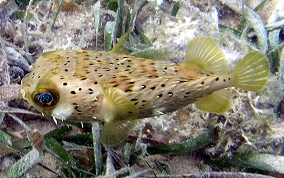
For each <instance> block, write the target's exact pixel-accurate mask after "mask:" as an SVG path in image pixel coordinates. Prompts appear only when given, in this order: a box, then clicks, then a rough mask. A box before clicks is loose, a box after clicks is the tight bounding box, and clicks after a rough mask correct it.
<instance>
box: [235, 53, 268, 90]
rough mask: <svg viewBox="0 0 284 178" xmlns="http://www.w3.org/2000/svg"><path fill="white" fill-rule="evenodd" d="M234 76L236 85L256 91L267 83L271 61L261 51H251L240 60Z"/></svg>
mask: <svg viewBox="0 0 284 178" xmlns="http://www.w3.org/2000/svg"><path fill="white" fill-rule="evenodd" d="M232 76H233V78H234V86H235V87H237V88H241V89H244V90H248V91H253V92H256V91H258V90H260V89H262V88H263V87H264V86H265V84H266V83H267V80H268V76H269V61H268V59H267V58H266V56H265V55H264V54H262V53H261V52H258V51H253V52H250V53H249V54H247V55H246V56H245V57H244V58H243V59H242V60H241V61H240V62H239V64H238V65H237V67H236V69H235V70H234V71H233V73H232Z"/></svg>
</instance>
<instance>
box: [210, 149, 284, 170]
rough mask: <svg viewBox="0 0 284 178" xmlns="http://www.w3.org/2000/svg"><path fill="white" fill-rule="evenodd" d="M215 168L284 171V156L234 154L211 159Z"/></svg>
mask: <svg viewBox="0 0 284 178" xmlns="http://www.w3.org/2000/svg"><path fill="white" fill-rule="evenodd" d="M207 163H208V164H209V165H210V166H212V167H213V168H215V169H216V168H221V169H222V168H226V167H243V168H253V169H258V170H263V171H271V172H277V173H281V174H283V173H284V157H283V156H279V155H272V154H265V153H263V154H255V153H248V154H234V155H231V156H223V157H220V158H217V159H211V160H208V162H207Z"/></svg>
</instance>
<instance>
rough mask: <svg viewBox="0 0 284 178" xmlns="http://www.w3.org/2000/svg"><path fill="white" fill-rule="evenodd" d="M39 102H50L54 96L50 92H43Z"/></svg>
mask: <svg viewBox="0 0 284 178" xmlns="http://www.w3.org/2000/svg"><path fill="white" fill-rule="evenodd" d="M38 100H39V102H41V103H44V104H48V103H51V102H52V101H53V97H52V95H51V94H50V93H41V94H40V95H39V97H38Z"/></svg>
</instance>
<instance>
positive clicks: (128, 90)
mask: <svg viewBox="0 0 284 178" xmlns="http://www.w3.org/2000/svg"><path fill="white" fill-rule="evenodd" d="M124 92H132V90H130V89H127V90H124Z"/></svg>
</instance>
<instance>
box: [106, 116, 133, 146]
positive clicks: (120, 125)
mask: <svg viewBox="0 0 284 178" xmlns="http://www.w3.org/2000/svg"><path fill="white" fill-rule="evenodd" d="M135 124H136V121H135V120H119V119H114V120H113V121H111V122H105V123H104V126H103V129H102V134H101V142H102V143H103V144H104V145H108V146H114V145H117V144H119V143H120V142H122V141H123V140H125V139H126V138H127V137H128V135H129V134H130V132H131V130H132V129H133V127H134V126H135Z"/></svg>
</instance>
